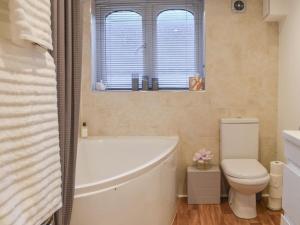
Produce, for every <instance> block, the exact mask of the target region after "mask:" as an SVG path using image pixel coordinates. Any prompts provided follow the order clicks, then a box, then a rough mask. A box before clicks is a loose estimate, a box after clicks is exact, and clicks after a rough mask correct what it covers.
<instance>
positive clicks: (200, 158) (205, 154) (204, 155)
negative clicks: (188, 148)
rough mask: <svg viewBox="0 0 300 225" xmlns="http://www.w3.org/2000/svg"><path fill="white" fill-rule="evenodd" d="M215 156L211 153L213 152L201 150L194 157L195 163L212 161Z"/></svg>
mask: <svg viewBox="0 0 300 225" xmlns="http://www.w3.org/2000/svg"><path fill="white" fill-rule="evenodd" d="M213 157H214V155H213V154H212V153H211V151H207V150H206V149H201V150H199V151H197V152H195V154H194V156H193V161H194V162H205V161H209V160H212V159H213Z"/></svg>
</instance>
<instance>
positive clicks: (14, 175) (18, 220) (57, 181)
mask: <svg viewBox="0 0 300 225" xmlns="http://www.w3.org/2000/svg"><path fill="white" fill-rule="evenodd" d="M37 2H38V1H37ZM61 201H62V200H61V165H60V156H59V139H58V116H57V95H56V72H55V65H54V61H53V58H52V56H51V55H50V54H49V53H48V52H47V51H46V50H44V49H42V48H40V47H37V46H36V47H34V46H32V47H31V48H23V47H19V46H17V45H15V44H13V43H12V42H11V41H7V40H4V39H0V224H1V225H41V224H42V223H43V221H45V220H47V219H48V218H49V217H50V216H51V215H52V214H53V213H54V212H55V211H57V210H58V209H59V208H60V207H61V205H62V202H61Z"/></svg>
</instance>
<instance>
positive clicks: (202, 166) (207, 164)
mask: <svg viewBox="0 0 300 225" xmlns="http://www.w3.org/2000/svg"><path fill="white" fill-rule="evenodd" d="M211 166H212V164H211V162H210V161H200V162H196V168H197V169H199V170H208V169H209V168H211Z"/></svg>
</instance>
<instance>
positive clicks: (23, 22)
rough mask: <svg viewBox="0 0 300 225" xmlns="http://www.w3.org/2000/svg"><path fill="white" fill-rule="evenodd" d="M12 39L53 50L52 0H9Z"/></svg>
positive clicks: (25, 44) (19, 43) (21, 43)
mask: <svg viewBox="0 0 300 225" xmlns="http://www.w3.org/2000/svg"><path fill="white" fill-rule="evenodd" d="M9 18H10V26H11V27H10V28H11V40H12V41H13V42H14V43H16V44H18V45H22V46H29V45H31V44H33V43H34V44H38V45H40V46H41V47H43V48H45V49H49V50H53V47H52V37H51V35H52V32H51V3H50V0H9Z"/></svg>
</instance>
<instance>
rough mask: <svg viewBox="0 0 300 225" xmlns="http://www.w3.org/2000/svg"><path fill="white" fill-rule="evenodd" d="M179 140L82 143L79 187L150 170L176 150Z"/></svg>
mask: <svg viewBox="0 0 300 225" xmlns="http://www.w3.org/2000/svg"><path fill="white" fill-rule="evenodd" d="M177 142H178V138H177V137H93V138H88V139H80V140H79V143H78V152H77V163H76V184H75V185H76V187H81V186H88V185H91V184H94V183H97V182H99V181H105V180H110V179H113V178H114V177H118V176H122V175H124V176H125V175H126V174H128V173H130V172H131V171H134V170H138V169H139V168H142V167H147V166H149V164H151V163H153V162H155V161H157V160H158V159H159V158H161V157H163V156H164V155H166V154H168V153H169V152H170V151H171V150H172V149H174V148H175V146H176V144H177Z"/></svg>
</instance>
